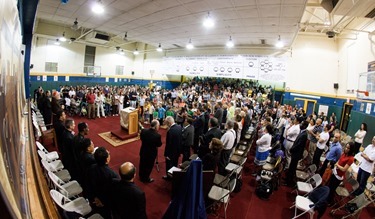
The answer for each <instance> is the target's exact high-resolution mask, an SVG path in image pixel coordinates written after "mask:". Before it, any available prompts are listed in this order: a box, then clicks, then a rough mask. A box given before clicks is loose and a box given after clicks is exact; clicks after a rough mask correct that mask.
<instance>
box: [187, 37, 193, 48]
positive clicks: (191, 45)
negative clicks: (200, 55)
mask: <svg viewBox="0 0 375 219" xmlns="http://www.w3.org/2000/svg"><path fill="white" fill-rule="evenodd" d="M186 49H194V45H193V44H192V43H191V39H190V40H189V43H188V44H186Z"/></svg>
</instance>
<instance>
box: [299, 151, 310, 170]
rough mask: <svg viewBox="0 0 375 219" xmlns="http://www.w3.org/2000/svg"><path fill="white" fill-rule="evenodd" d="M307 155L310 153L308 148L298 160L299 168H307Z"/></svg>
mask: <svg viewBox="0 0 375 219" xmlns="http://www.w3.org/2000/svg"><path fill="white" fill-rule="evenodd" d="M307 155H309V152H308V151H307V150H304V151H303V155H302V159H301V160H299V161H298V165H297V170H304V169H306V165H305V163H304V160H305V159H306V157H307Z"/></svg>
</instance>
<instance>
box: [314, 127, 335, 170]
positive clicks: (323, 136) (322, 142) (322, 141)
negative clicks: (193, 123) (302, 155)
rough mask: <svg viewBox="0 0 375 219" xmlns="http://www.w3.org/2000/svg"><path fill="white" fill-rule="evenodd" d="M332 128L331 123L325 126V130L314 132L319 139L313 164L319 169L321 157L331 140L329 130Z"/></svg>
mask: <svg viewBox="0 0 375 219" xmlns="http://www.w3.org/2000/svg"><path fill="white" fill-rule="evenodd" d="M330 129H331V125H330V124H327V125H326V126H324V131H323V132H322V133H316V134H314V133H313V134H312V135H314V137H315V138H316V139H317V140H318V142H317V143H316V149H315V152H314V156H313V164H315V166H316V167H317V169H319V167H320V157H321V156H322V154H323V152H324V148H325V147H326V143H327V141H328V140H329V133H328V130H330Z"/></svg>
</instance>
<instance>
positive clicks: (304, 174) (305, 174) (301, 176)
mask: <svg viewBox="0 0 375 219" xmlns="http://www.w3.org/2000/svg"><path fill="white" fill-rule="evenodd" d="M315 172H316V165H315V164H311V165H310V166H309V167H308V168H307V170H306V171H302V170H296V177H297V179H298V180H300V181H306V180H307V179H308V178H310V177H311V176H312V175H314V174H315Z"/></svg>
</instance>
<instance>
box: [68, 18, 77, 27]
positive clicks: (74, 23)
mask: <svg viewBox="0 0 375 219" xmlns="http://www.w3.org/2000/svg"><path fill="white" fill-rule="evenodd" d="M70 28H71V29H72V30H78V29H79V26H78V20H77V18H76V20H75V21H74V22H73V25H72V26H71V27H70Z"/></svg>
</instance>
